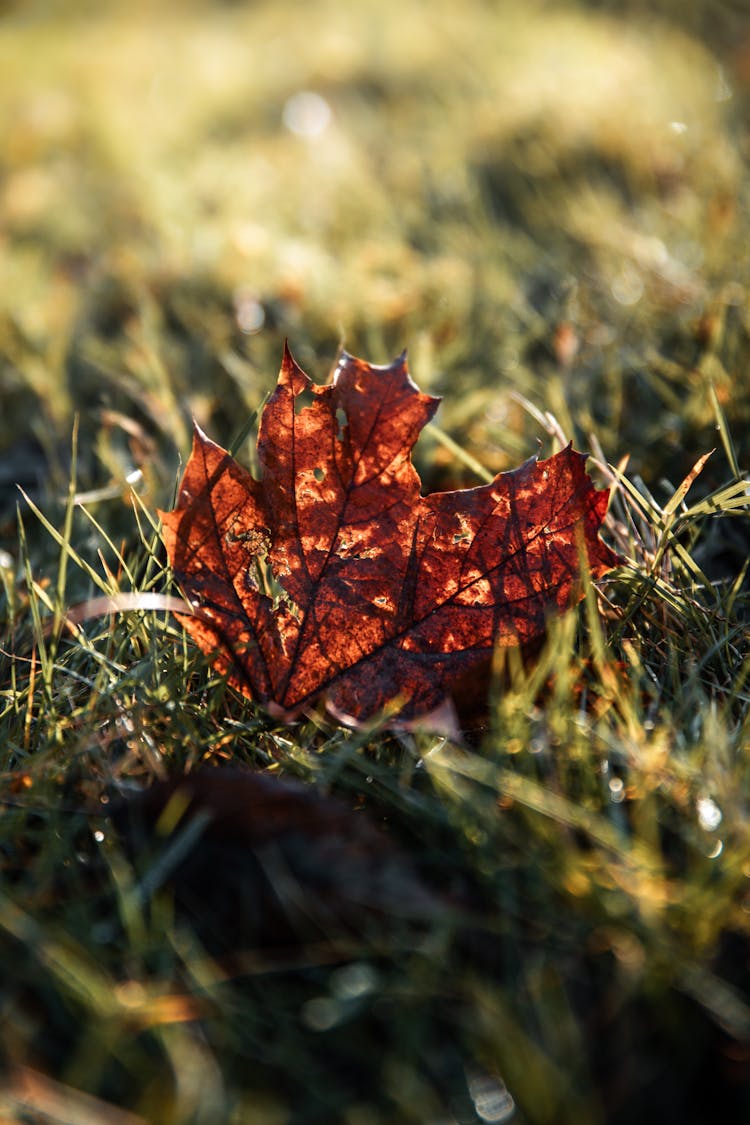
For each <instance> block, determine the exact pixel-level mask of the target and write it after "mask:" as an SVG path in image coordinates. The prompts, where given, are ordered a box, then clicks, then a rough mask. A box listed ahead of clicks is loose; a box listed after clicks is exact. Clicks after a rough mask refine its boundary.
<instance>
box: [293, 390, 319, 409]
mask: <svg viewBox="0 0 750 1125" xmlns="http://www.w3.org/2000/svg"><path fill="white" fill-rule="evenodd" d="M314 402H315V392H314V391H313V389H312V387H305V389H304V390H302V391H300V392H299V394H297V395H295V396H294V413H295V414H300V413H301V412H302V411H303V410H304V409H305V408H306V407H307V406H312V404H313V403H314Z"/></svg>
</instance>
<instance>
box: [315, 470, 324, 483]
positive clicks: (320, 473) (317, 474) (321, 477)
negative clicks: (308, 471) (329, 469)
mask: <svg viewBox="0 0 750 1125" xmlns="http://www.w3.org/2000/svg"><path fill="white" fill-rule="evenodd" d="M313 476H314V477H315V479H316V481H317V482H318V484H320V483H321V482H322V481H324V480H325V479H326V471H325V469H321V468H320V467H318V468H317V469H313Z"/></svg>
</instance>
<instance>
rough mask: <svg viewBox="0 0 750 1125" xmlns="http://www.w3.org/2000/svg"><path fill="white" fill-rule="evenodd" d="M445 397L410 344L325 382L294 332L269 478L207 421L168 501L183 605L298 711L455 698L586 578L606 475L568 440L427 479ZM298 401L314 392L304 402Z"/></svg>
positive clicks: (242, 668) (234, 677)
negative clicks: (237, 456) (414, 360)
mask: <svg viewBox="0 0 750 1125" xmlns="http://www.w3.org/2000/svg"><path fill="white" fill-rule="evenodd" d="M438 402H439V400H438V399H435V398H432V397H430V396H429V395H425V394H422V393H421V392H420V391H419V390H418V389H417V387H416V386H415V385H414V384H413V382H412V381H411V379H410V377H409V372H408V369H407V365H406V359H405V356H401V357H400V358H399V359H397V360H395V361H394V362H393V363H391V364H390V365H388V366H385V367H375V366H372V365H370V364H368V363H366V362H365V361H364V360H360V359H355V358H354V357H353V356H350V355H347V354H346V353H344V354H343V355H342V357H341V359H340V361H339V364H338V366H337V368H336V371H335V373H334V376H333V380H332V382H331V383H329V384H328V385H326V386H318V385H315V384H313V383H312V382H311V381H310V379H309V378H308V377H307V375H305V373H304V372H303V371H302V370H301V368H300V367H299V366H298V365H297V363H296V362H295V361H294V359H293V358H292V356H291V354H290V353H289V351H288V350H287V351H286V352H285V355H284V360H283V363H282V367H281V373H280V375H279V381H278V385H277V387H276V390H275V392H274V394H273V395H272V396H271V398H270V400H269V402H268V403H267V405H266V407H265V410H264V412H263V416H262V419H261V425H260V432H259V437H258V458H259V462H260V466H261V469H262V476H261V479H260V480H256V479H255V478H254V477H253V476H251V474H250V473H249V472H247V470H245V469H243V468H242V467H241V466H240V465H238V464H237V462H236V461H234V459H233V458H232V457H230V455H229V454H228V453H227V452H226V451H225V450H223V449H221V448H220V447H219V446H217V445H215V444H214V443H213V442H212V441H210V439H209V438H207V437H206V436H205V435H204V434H203V433H202V432H201V431H200V430H199V429H198V428H197V427H196V430H195V437H194V442H193V451H192V454H191V457H190V460H189V462H188V465H187V467H186V469H185V474H184V477H183V480H182V485H181V488H180V493H179V498H178V502H177V506H176V507H175V509H174V510H173V511H171V512H166V513H162V518H163V521H164V540H165V544H166V547H167V552H168V555H169V559H170V561H171V564H172V567H173V569H174V572H175V575H176V578H177V580H178V582H179V583H180V585H181V587H182V589H183V590H184V592H185V596H186V597H187V599H188V600H189V602H190V603H191V605H192V606H193V609H194V614H193V615H192V616H190V617H185V616H183V617H181V620H182V621H183V622H184V625H185V627H186V629H187V630H188V632H189V633H190V634H191V636H192V637H193V638H194V640H195V641H196V642H197V643H198V644H199V646H200V647H201V648H202V649H203V650H204V651H206V652H209V653H212V654H213V655H214V658H215V661H216V665H217V667H218V668H219V669H220V670H221V671H222V672H226V673H228V674H229V676H230V679H231V682H232V683H233V684H234V685H235V686H236V687H238V688H239V689H240V690H241V691H243V692H245V693H246V694H247V695H248V696H250V697H251V698H253V699H255V700H257V701H258V702H260V703H263V704H265V705H266V706H267V707H268V708H269V709H271V710H273V711H274V712H276V713H279V714H282V715H285V716H293V715H295V714H297V713H299V712H300V711H302V710H304V709H305V708H307V707H309V706H310V705H311V704H313V703H314V702H315V701H316V700H317V699H319V698H323V699H324V700H325V702H326V704H327V706H328V708H329V710H331V712H332V713H334V714H335V715H337V716H338V717H340V718H342V719H344V720H345V721H348V722H350V723H359V722H363V721H366V720H369V719H372V718H374V717H377V716H378V715H379V714H381V713H382V712H383V710H384V709H386V708H389V709H390V710H391V711H397V712H398V717H399V719H400V720H401V721H404V720H413V719H415V718H417V717H419V716H423V715H425V714H427V713H429V712H431V711H433V710H434V709H436V708H438V707H440V706H441V705H442V704H444V703H445V701H446V699H447V698H448V697H449V695H450V690H451V685H452V684H453V683H454V682H455V681H456V680H457V679H458V678H460V677H465V676H466V675H467V674H470V673H471V671H472V669H474V668H479V667H481V666H482V665H483V664H486V661H487V658H488V657H489V656H490V655H491V653H492V651H493V648H494V647H495V646H496V645H505V646H509V645H528V644H529V643H531V642H534V641H536V640H538V639H539V638H540V637H542V636H543V634H544V632H545V628H546V624H547V621H548V619H549V617H550V615H552V614H556V613H562V612H563V611H564V610H565V609H567V608H568V607H569V606H570V605H571V604H572V603H574V602H575V601H577V600H578V599H579V598H580V596H581V560H582V557H583V555H585V556H586V561H587V565H588V568H589V572H590V574H591V576H592V577H593V578H595V579H596V578H599V577H600V576H601V575H603V574H604V573H606V571H608V570H609V569H611V568H612V567H613V566H615V565H616V564H617V562H618V559H617V556H616V555H615V554H614V553H613V552H612V551H611V550H610V549H609V547H607V546H606V545H605V544H604V543H603V542H602V541H601V539H600V538H599V535H598V532H599V528H600V526H601V522H602V519H603V517H604V514H605V512H606V508H607V500H608V493H607V492H606V491H600V490H597V489H595V488H594V486H593V484H592V483H591V480H590V479H589V477H588V476H587V474H586V472H585V469H584V463H585V460H586V458H585V456H584V455H583V454H581V453H577V452H575V451H574V450H573V449H572V448H571V447H570V446H568V448H566V449H563V450H562V451H561V452H560V453H557V454H555V455H554V456H552V457H550V458H548V459H547V460H544V461H538V460H530V461H527V462H526V463H525V464H523V465H521V466H520V468H518V469H515V470H514V471H512V472H508V473H501V474H499V475H498V476H497V477H496V478H495V479H494V481H492V482H491V483H489V484H486V485H482V486H481V487H478V488H470V489H464V490H460V491H455V492H441V493H433V494H432V495H429V496H422V495H421V492H420V489H421V482H420V479H419V476H418V475H417V472H416V470H415V468H414V466H413V464H412V460H411V451H412V448H413V446H414V444H415V442H416V441H417V438H418V436H419V434H420V431H421V430H422V428H423V427H424V425H425V424H426V423H427V422H428V421H429V420H430V418H432V416H433V415H434V413H435V411H436V409H437V406H438ZM303 403H308V404H307V405H303Z"/></svg>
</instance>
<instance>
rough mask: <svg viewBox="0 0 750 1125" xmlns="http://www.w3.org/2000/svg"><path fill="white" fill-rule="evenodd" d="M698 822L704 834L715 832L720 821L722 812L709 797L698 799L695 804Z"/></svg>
mask: <svg viewBox="0 0 750 1125" xmlns="http://www.w3.org/2000/svg"><path fill="white" fill-rule="evenodd" d="M695 809H696V812H697V813H698V821H699V823H700V826H701V828H702V829H703V830H704V831H705V832H715V831H716V829H717V828H718V827H719V825H720V824H721V821H722V815H723V814H722V811H721V809H720V808H719V806H718V805H717V804H716V802H715V801H714V800H712V798H711V797H699V798H698V800H697V801H696V802H695Z"/></svg>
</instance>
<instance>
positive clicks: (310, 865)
mask: <svg viewBox="0 0 750 1125" xmlns="http://www.w3.org/2000/svg"><path fill="white" fill-rule="evenodd" d="M112 819H113V821H114V823H115V826H116V828H117V829H118V832H119V833H120V836H121V838H122V839H123V841H124V843H125V844H126V846H127V849H128V851H129V852H130V853H131V855H132V856H133V858H134V862H136V864H138V862H139V857H140V860H141V861H143V870H144V877H143V882H142V885H143V886H144V887H145V888H146V889H147V890H148V891H149V892H154V893H155V892H156V891H158V890H161V889H162V888H163V887H168V888H170V889H171V891H172V893H173V894H174V898H175V901H176V903H177V905H178V906H179V907H180V908H181V910H182V911H184V912H185V913H187V914H188V915H189V917H190V918H191V921H192V922H193V924H194V925H195V926H196V927H197V929H198V930H199V931H200V935H201V939H202V940H203V941H204V942H205V943H206V944H207V946H208V947H209V948H212V949H214V950H223V951H228V950H237V949H241V948H264V949H268V948H276V949H278V948H292V947H294V946H296V945H299V944H300V943H309V942H311V941H315V942H320V941H327V940H329V939H332V938H340V937H342V936H349V937H356V936H359V937H361V936H363V935H365V934H371V935H373V936H376V935H378V934H382V933H383V932H384V931H385V930H388V929H389V928H392V927H394V926H395V927H397V928H398V927H405V931H406V930H408V929H409V928H410V927H411V926H413V925H414V924H421V923H427V922H429V921H430V920H435V919H436V918H437V917H438V916H440V915H443V914H445V912H446V911H447V910H448V905H447V902H446V900H444V899H442V898H441V897H440V896H439V895H438V894H437V893H434V892H433V891H431V890H430V889H429V888H428V887H427V885H426V884H425V883H423V881H422V880H421V878H420V876H419V874H418V872H417V870H416V867H415V865H414V864H413V863H412V862H411V860H410V858H409V856H408V855H407V854H406V853H405V852H404V850H403V849H402V848H400V847H398V846H397V845H396V844H395V843H394V842H393V841H392V840H391V839H390V838H389V837H388V836H386V835H385V833H384V832H382V831H381V830H380V829H379V828H378V826H377V825H376V824H375V822H374V821H373V820H372V819H371V818H370V817H369V816H368V815H367V814H366V813H364V812H359V811H357V812H355V811H354V810H352V809H350V808H349V807H348V806H347V805H346V804H345V803H344V802H343V801H340V800H337V799H335V798H333V797H329V796H326V795H325V794H322V793H320V792H318V791H317V790H316V789H314V788H313V787H312V786H309V785H304V784H303V783H301V782H299V781H295V780H293V779H287V778H280V777H277V776H275V775H273V774H264V773H260V772H257V773H255V772H251V771H248V770H240V769H231V768H224V769H215V768H208V767H207V768H203V769H200V770H197V771H196V772H194V773H192V774H189V775H187V776H181V777H177V778H173V779H170V780H168V781H162V782H156V783H154V784H152V785H150V786H149V787H148V788H146V789H144V790H143V791H142V793H140V794H138V795H136V796H133V797H130V798H128V799H127V800H124V801H120V802H119V803H118V804H117V805H116V806H115V808H114V809H113V813H112ZM154 872H156V873H157V875H158V880H155V879H154Z"/></svg>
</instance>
